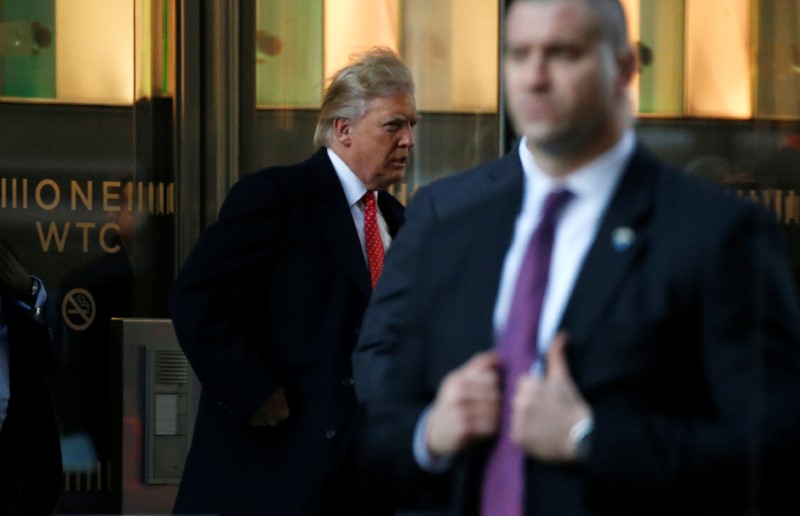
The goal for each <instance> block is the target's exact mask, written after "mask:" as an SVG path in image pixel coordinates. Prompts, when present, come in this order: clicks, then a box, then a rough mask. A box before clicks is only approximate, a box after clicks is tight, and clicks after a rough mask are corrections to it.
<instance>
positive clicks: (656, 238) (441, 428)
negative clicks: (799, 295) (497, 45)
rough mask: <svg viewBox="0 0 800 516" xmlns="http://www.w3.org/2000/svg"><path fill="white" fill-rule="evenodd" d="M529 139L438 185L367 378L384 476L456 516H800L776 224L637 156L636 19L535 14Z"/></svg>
mask: <svg viewBox="0 0 800 516" xmlns="http://www.w3.org/2000/svg"><path fill="white" fill-rule="evenodd" d="M508 9H509V10H508V15H507V17H506V26H505V36H504V43H505V47H504V55H503V68H504V88H505V90H506V94H507V104H508V108H509V112H510V114H511V117H512V119H513V120H514V122H515V125H516V127H517V129H518V132H519V133H520V134H521V136H522V139H521V141H520V143H519V145H517V146H516V147H515V148H514V150H513V151H512V152H511V153H509V154H508V155H507V156H505V157H503V158H501V159H499V160H496V161H493V162H491V163H487V164H485V165H482V166H479V167H477V168H475V169H473V170H471V171H468V172H465V173H463V174H459V175H456V176H454V177H450V178H446V179H444V180H442V181H439V182H437V183H434V184H432V185H430V186H429V187H427V188H424V189H421V190H420V191H419V192H418V193H417V194H416V196H415V198H414V200H413V201H412V203H411V205H410V206H409V209H408V211H407V223H406V225H405V226H404V228H403V231H402V233H401V234H400V236H399V238H398V239H397V241H396V242H395V245H394V246H393V247H392V250H391V252H390V253H389V255H388V257H387V262H386V268H385V270H384V276H383V278H382V280H381V283H380V285H379V287H378V289H377V290H376V292H375V294H374V296H373V298H372V301H371V304H370V307H369V308H368V310H367V312H366V314H365V319H364V325H363V330H362V332H361V337H360V339H359V342H358V347H357V350H356V352H355V353H354V373H355V374H356V386H357V387H358V395H359V397H360V398H362V399H363V400H364V401H365V403H366V413H365V421H366V424H365V429H364V431H363V432H362V435H363V436H364V441H363V443H364V444H363V449H364V454H363V456H364V457H365V463H366V464H367V467H368V468H369V469H368V471H369V473H370V474H371V478H374V479H376V480H380V482H376V485H377V486H379V487H386V488H387V489H389V490H390V491H391V492H394V493H395V496H397V497H398V499H399V500H403V499H405V498H413V497H415V496H416V497H417V498H419V491H420V490H421V489H424V488H425V487H427V486H430V485H431V479H432V478H447V475H449V479H448V480H450V481H451V484H450V489H449V491H445V494H446V495H447V496H444V497H443V498H444V499H445V503H447V504H448V507H449V508H450V510H451V512H452V513H453V514H459V515H465V514H483V515H484V516H494V515H503V516H512V515H520V514H528V515H536V516H547V515H569V516H571V515H586V514H684V513H692V514H720V513H724V514H755V513H761V511H764V513H767V514H769V513H770V512H769V511H772V510H774V511H775V512H776V513H778V514H784V513H786V514H792V513H796V512H797V501H796V495H794V494H793V493H794V492H795V491H794V490H795V488H793V487H792V486H793V485H794V486H796V485H797V482H798V480H799V479H800V460H799V459H798V456H799V455H800V454H799V453H798V451H799V450H800V435H798V434H799V431H798V421H800V401H799V400H800V398H798V396H797V393H798V392H800V313H799V312H798V306H797V299H796V293H795V291H794V281H793V278H792V276H791V274H790V272H789V269H788V267H787V262H786V255H785V252H784V249H783V247H782V242H781V238H780V234H779V231H778V228H777V225H776V224H775V221H774V218H772V217H770V216H769V215H768V214H766V213H765V212H764V211H763V210H762V209H761V208H760V207H758V206H756V205H754V204H749V203H746V202H744V201H740V200H737V199H735V198H733V197H731V196H728V195H726V194H724V193H722V192H721V191H720V190H719V189H718V188H716V187H712V186H711V185H709V184H704V183H702V182H700V181H698V180H696V179H695V178H689V177H686V176H684V175H682V174H681V173H680V172H679V171H676V170H672V169H670V168H669V167H667V166H666V165H664V164H663V163H659V162H658V161H657V160H655V159H653V158H652V157H650V156H649V155H648V153H647V152H646V151H645V150H644V149H643V148H642V147H641V145H639V144H638V143H637V141H636V136H635V133H634V131H633V128H632V117H631V114H630V102H629V99H628V98H627V85H628V83H629V81H630V79H631V78H632V76H633V73H634V71H635V69H636V65H635V59H634V56H633V53H632V51H631V48H630V45H629V42H628V38H627V34H626V30H625V19H624V14H623V11H622V7H621V5H620V4H619V2H618V1H617V0H513V1H512V2H511V3H510V7H509V8H508Z"/></svg>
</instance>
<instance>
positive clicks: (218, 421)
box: [170, 148, 403, 515]
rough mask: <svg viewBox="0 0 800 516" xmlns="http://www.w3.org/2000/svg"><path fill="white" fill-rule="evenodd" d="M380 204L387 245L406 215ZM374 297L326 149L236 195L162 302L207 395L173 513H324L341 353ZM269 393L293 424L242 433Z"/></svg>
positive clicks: (348, 424) (387, 202) (336, 438)
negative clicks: (280, 393)
mask: <svg viewBox="0 0 800 516" xmlns="http://www.w3.org/2000/svg"><path fill="white" fill-rule="evenodd" d="M378 197H379V199H378V205H379V207H380V210H381V212H382V213H383V216H384V218H385V220H386V222H387V224H388V226H389V230H390V233H391V234H392V235H394V234H396V232H397V230H398V228H399V227H400V225H401V223H402V218H403V216H402V212H403V207H402V205H401V204H400V203H399V202H398V201H397V200H396V199H394V198H393V197H391V196H390V195H389V194H387V193H385V192H381V193H380V194H379V196H378ZM371 290H372V289H371V286H370V280H369V273H368V269H367V265H366V261H365V258H364V255H363V252H362V249H361V245H360V243H359V239H358V234H357V232H356V228H355V224H354V222H353V217H352V215H351V213H350V208H349V206H348V204H347V201H346V198H345V195H344V191H343V189H342V187H341V184H340V182H339V179H338V177H337V175H336V172H335V170H334V168H333V165H332V164H331V162H330V159H329V158H328V156H327V153H326V150H325V149H324V148H323V149H321V150H320V151H319V152H317V153H316V154H314V155H313V156H312V157H311V158H310V159H309V160H308V161H305V162H303V163H299V164H295V165H291V166H284V167H275V168H269V169H265V170H262V171H259V172H256V173H254V174H250V175H247V176H245V177H243V178H242V179H241V180H240V181H238V182H237V183H236V184H235V185H234V187H233V188H232V189H231V191H230V193H229V194H228V197H227V199H226V200H225V203H224V205H223V206H222V208H221V210H220V213H219V219H218V220H217V221H216V222H215V223H213V224H212V225H211V226H210V227H209V228H208V229H207V230H206V231H205V232H204V233H203V235H202V236H201V238H200V240H199V241H198V243H197V245H196V247H195V248H194V250H193V251H192V253H191V255H190V256H189V258H188V260H187V262H186V264H185V265H184V267H183V269H182V270H181V272H180V274H179V276H178V278H177V280H176V282H175V284H174V287H173V289H172V293H171V301H170V305H171V313H172V318H173V322H174V326H175V330H176V332H177V336H178V339H179V342H180V344H181V346H182V348H183V350H184V351H185V353H186V356H187V358H188V359H189V362H190V363H191V365H192V367H193V369H194V371H195V373H196V374H197V376H198V378H199V380H200V382H201V384H202V387H203V390H202V394H201V399H200V407H199V413H198V416H197V421H196V426H195V432H194V437H193V441H192V446H191V450H190V452H189V456H188V459H187V462H186V468H185V472H184V475H183V479H182V482H181V486H180V490H179V494H178V499H177V502H176V506H175V511H176V512H178V513H183V512H188V513H223V514H296V515H301V514H319V513H321V512H322V511H323V510H324V507H325V505H324V500H325V498H326V496H327V493H326V492H327V490H329V489H330V486H331V482H332V479H333V477H334V476H335V473H336V472H337V468H338V467H339V466H340V465H341V463H342V461H343V460H344V459H345V456H346V452H347V450H348V447H349V446H350V444H351V441H352V437H353V433H354V430H355V428H356V422H357V419H358V418H359V413H360V409H359V407H358V405H357V402H356V397H355V393H354V388H353V380H352V368H351V363H350V355H351V352H352V350H353V348H354V346H355V343H356V339H357V336H358V332H359V328H360V326H361V318H362V315H363V312H364V309H365V308H366V306H367V302H368V300H369V297H370V295H371ZM278 386H281V387H283V388H284V390H285V394H286V398H287V401H288V404H289V409H290V416H289V419H288V420H287V421H286V422H284V423H282V424H280V425H278V426H277V427H274V428H269V427H268V428H254V427H251V426H249V425H248V419H249V417H250V416H251V414H252V413H253V412H254V411H255V410H256V408H257V407H258V406H259V405H260V404H261V403H262V402H263V401H264V400H266V399H267V397H268V396H269V395H270V394H271V393H272V392H273V391H274V390H275V389H276V388H277V387H278ZM345 480H346V479H345ZM339 482H341V479H340V480H339Z"/></svg>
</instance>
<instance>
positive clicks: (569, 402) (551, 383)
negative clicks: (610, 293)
mask: <svg viewBox="0 0 800 516" xmlns="http://www.w3.org/2000/svg"><path fill="white" fill-rule="evenodd" d="M566 342H567V339H566V336H565V335H564V334H562V333H560V334H558V335H556V338H555V339H554V340H553V344H552V346H551V347H550V351H549V352H548V353H547V373H546V375H545V377H544V378H537V377H535V376H533V375H523V376H522V378H521V379H520V381H519V383H518V384H517V390H516V394H515V396H514V402H513V414H512V417H511V438H512V440H513V441H514V442H516V443H517V444H519V445H520V446H522V448H523V449H524V450H525V452H526V453H527V454H528V455H531V456H533V457H535V458H537V459H539V460H544V461H573V460H576V446H575V443H574V442H573V440H572V439H571V437H570V435H569V432H570V429H572V427H573V426H574V425H575V424H576V423H577V422H578V421H580V420H582V419H584V418H586V417H591V416H592V410H591V407H590V406H589V404H588V403H586V401H585V400H584V399H583V397H582V396H581V394H580V392H579V391H578V388H577V387H576V386H575V382H574V381H573V380H572V376H571V375H570V372H569V367H568V366H567V359H566V354H565V351H564V350H565V347H566Z"/></svg>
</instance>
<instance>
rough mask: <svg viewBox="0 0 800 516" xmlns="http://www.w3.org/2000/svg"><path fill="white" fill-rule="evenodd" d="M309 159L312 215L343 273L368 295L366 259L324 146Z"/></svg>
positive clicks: (368, 282) (370, 288) (368, 284)
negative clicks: (312, 170)
mask: <svg viewBox="0 0 800 516" xmlns="http://www.w3.org/2000/svg"><path fill="white" fill-rule="evenodd" d="M312 161H313V162H314V164H315V167H316V168H317V169H318V170H316V171H315V172H314V175H313V177H314V182H313V186H312V188H313V192H314V198H315V204H316V208H315V209H314V219H315V220H316V222H317V224H318V225H319V227H320V229H321V231H322V234H323V235H324V238H325V240H326V241H327V243H328V245H329V246H330V248H331V252H332V253H333V255H334V256H335V257H336V258H337V260H338V261H339V263H340V264H341V266H342V269H344V271H345V274H346V275H347V276H348V277H349V278H350V279H351V280H353V282H354V283H355V284H356V286H357V287H358V289H359V290H360V291H361V293H362V294H364V296H365V297H369V296H370V294H371V293H372V287H371V286H370V280H369V272H368V270H367V263H366V261H365V260H364V253H363V252H362V251H361V242H360V241H359V239H358V233H357V232H356V227H355V224H354V223H353V216H352V214H351V213H350V207H349V206H348V204H347V199H346V197H345V195H344V190H343V189H342V185H341V183H340V182H339V177H338V176H337V175H336V171H335V170H334V169H333V164H332V163H331V162H330V159H329V158H328V155H327V153H326V150H325V148H324V147H323V148H322V149H321V150H320V151H319V152H317V154H315V155H314V157H313V158H312Z"/></svg>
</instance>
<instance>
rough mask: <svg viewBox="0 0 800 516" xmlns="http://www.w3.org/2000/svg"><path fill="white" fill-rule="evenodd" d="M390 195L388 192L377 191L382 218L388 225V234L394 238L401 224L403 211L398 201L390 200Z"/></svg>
mask: <svg viewBox="0 0 800 516" xmlns="http://www.w3.org/2000/svg"><path fill="white" fill-rule="evenodd" d="M392 200H393V199H392V196H391V195H390V194H389V193H388V192H378V208H380V210H381V215H383V220H385V221H386V225H387V226H389V234H390V235H391V236H392V238H394V237H395V236H397V232H398V231H399V230H400V226H402V225H403V211H402V208H400V207H399V206H400V204H399V201H396V200H395V201H394V202H392Z"/></svg>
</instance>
